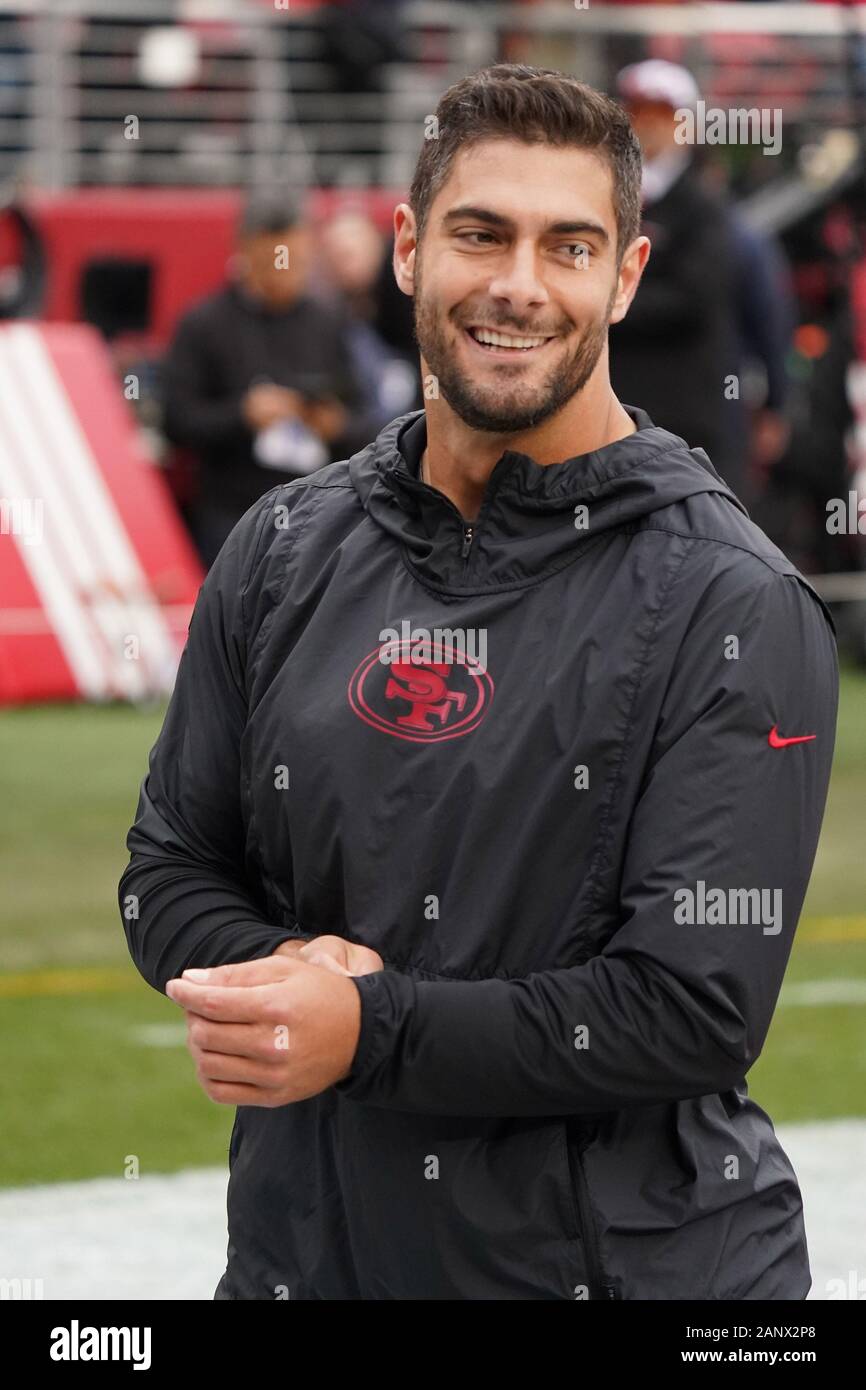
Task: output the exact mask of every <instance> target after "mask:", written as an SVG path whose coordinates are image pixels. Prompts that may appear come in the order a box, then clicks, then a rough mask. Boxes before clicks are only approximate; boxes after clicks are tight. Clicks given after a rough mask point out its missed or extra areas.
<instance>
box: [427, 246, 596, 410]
mask: <svg viewBox="0 0 866 1390" xmlns="http://www.w3.org/2000/svg"><path fill="white" fill-rule="evenodd" d="M418 271H419V267H418V265H417V260H416V273H415V294H414V296H413V300H412V312H413V318H414V322H415V337H416V340H417V342H418V346H419V348H420V350H421V354H422V356H423V358H424V361H425V362H426V363H427V366H428V367H429V369H430V371H431V373H432V374H433V376H434V377H435V378H436V380H437V382H438V389H439V391H440V393H441V394H442V395H443V396H444V397H445V400H446V401H447V402H448V404H449V405H450V407H451V409H452V410H453V411H454V413H455V415H459V417H460V419H461V420H463V421H464V423H465V424H467V425H469V427H470V429H474V430H486V431H488V432H490V433H492V434H517V433H519V432H520V431H522V430H527V429H533V428H535V426H536V425H540V424H541V423H542V422H543V421H544V420H547V419H549V417H550V416H551V415H555V414H556V412H557V411H558V410H561V409H562V407H563V406H564V405H566V404H567V403H568V401H570V400H571V398H572V396H575V395H576V394H577V392H578V391H581V390H582V389H583V387H584V386H585V385H586V383H587V381H588V380H589V378H590V377H591V375H592V373H593V371H594V370H595V366H596V363H597V362H598V359H599V357H600V356H601V354H602V352H603V351H604V346H605V343H606V342H607V332H608V324H609V322H610V313H611V309H612V308H613V301H614V298H615V295H616V286H614V290H613V291H612V293H611V296H610V299H609V300H608V304H607V308H606V310H605V314H604V318H603V319H601V320H599V321H598V322H596V323H593V324H591V325H590V326H589V328H588V329H587V330H586V332H585V333H584V336H583V338H582V339H581V340H580V342H579V343H578V344H577V347H576V348H575V349H574V351H573V352H572V353H570V354H569V355H568V356H567V357H565V358H564V359H563V360H561V361H559V362H558V363H557V364H556V365H555V366H553V367H551V368H550V371H549V372H548V373H547V376H546V377H545V378H544V380H543V381H542V382H541V384H540V386H539V387H538V388H537V389H534V390H532V391H531V396H532V399H531V400H528V399H523V400H521V397H525V396H526V394H527V387H526V386H525V385H524V384H523V383H522V382H521V380H520V378H519V377H510V376H509V375H507V374H506V373H505V372H503V373H502V374H501V376H500V377H499V380H498V381H495V380H493V378H491V384H489V385H487V384H485V386H483V387H481V386H480V385H479V384H478V383H477V382H476V381H474V380H473V379H472V378H471V377H470V376H468V375H467V374H466V373H465V372H464V371H461V369H460V367H459V366H458V364H457V361H456V355H455V354H454V353H452V352H451V351H450V350H449V348H448V346H447V344H446V341H445V334H444V329H443V323H442V319H441V318H440V317H439V316H438V315H437V314H436V311H435V308H434V306H432V305H431V304H429V303H428V302H427V301H426V300H425V298H424V295H423V293H422V290H421V279H420V275H419V273H418ZM488 318H489V316H488V315H485V319H488ZM487 326H488V327H494V326H495V325H493V324H490V323H489V322H488V324H487ZM512 326H513V325H512ZM456 328H457V332H458V333H462V332H463V331H464V330H463V328H462V326H460V325H456ZM504 331H507V329H505V330H504ZM515 331H517V330H516V329H515Z"/></svg>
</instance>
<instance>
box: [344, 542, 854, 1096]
mask: <svg viewBox="0 0 866 1390" xmlns="http://www.w3.org/2000/svg"><path fill="white" fill-rule="evenodd" d="M762 569H763V566H762ZM731 635H733V636H736V637H737V639H738V642H739V656H738V658H737V659H727V658H726V657H725V656H724V655H723V651H724V650H725V642H726V638H727V637H729V636H731ZM728 649H729V650H730V651H733V650H734V648H733V647H732V646H729V648H728ZM837 701H838V664H837V656H836V645H835V640H834V633H833V627H832V623H831V620H830V618H829V614H828V611H827V610H825V609H824V608H823V606H822V605H821V604H820V601H819V600H818V598H817V596H815V595H814V594H813V592H812V591H811V590H810V589H808V588H807V587H806V585H805V583H804V582H801V580H800V579H799V578H797V577H796V576H795V575H788V574H785V575H782V574H776V573H775V572H773V571H771V570H770V569H766V570H765V571H764V573H763V574H761V575H758V577H757V582H756V575H755V568H754V566H753V565H752V564H749V565H745V566H734V567H733V568H732V570H731V571H727V572H726V573H725V574H723V575H722V577H721V581H720V582H716V580H714V581H712V582H711V583H710V584H709V586H708V587H707V589H706V591H705V593H704V596H703V598H701V599H699V600H698V601H697V615H696V616H695V617H694V618H693V619H692V621H691V623H690V624H689V627H688V630H687V632H686V635H685V638H684V640H683V642H682V645H681V646H680V649H679V653H678V656H677V658H676V661H675V663H674V666H673V670H672V674H671V675H670V678H669V679H667V684H666V687H665V691H664V696H663V699H662V702H661V711H660V715H659V717H658V720H657V722H656V723H655V724H654V733H653V735H652V740H651V751H650V754H649V756H648V758H647V760H646V764H645V768H644V770H643V772H642V780H641V783H640V787H639V792H638V795H637V797H636V802H635V805H634V807H633V810H632V814H631V818H630V821H629V824H628V831H627V838H626V843H625V850H624V854H623V856H622V860H621V877H620V891H619V904H618V907H619V926H618V928H617V929H615V930H614V932H613V934H612V935H611V937H610V939H609V940H608V942H607V944H606V945H605V947H604V948H603V950H602V951H601V953H600V954H599V955H596V956H594V957H593V958H592V959H590V960H588V961H586V962H585V963H584V964H580V965H577V966H574V967H572V968H565V969H556V970H551V971H549V972H539V973H536V974H532V975H530V976H529V977H527V978H525V979H512V980H504V979H487V980H482V981H467V982H463V981H455V982H451V981H438V980H434V981H425V980H415V979H411V978H409V977H408V976H404V975H402V974H400V973H398V972H396V971H392V970H385V971H383V972H379V973H377V974H373V975H367V976H363V977H360V978H358V979H356V980H355V984H356V986H357V988H358V990H359V992H360V995H361V1032H360V1036H359V1042H358V1047H357V1050H356V1053H355V1058H354V1061H353V1065H352V1070H351V1071H350V1073H349V1074H348V1075H347V1076H346V1077H345V1078H344V1079H343V1080H341V1081H340V1082H338V1083H337V1085H336V1087H335V1089H336V1091H337V1092H338V1093H341V1094H344V1095H346V1096H351V1097H353V1098H354V1099H356V1100H358V1101H363V1102H367V1103H370V1104H373V1105H379V1106H386V1107H391V1108H394V1109H399V1110H406V1111H416V1112H427V1113H431V1114H449V1115H476V1116H502V1117H506V1116H520V1115H542V1114H544V1115H556V1114H589V1113H594V1112H603V1111H606V1110H614V1109H622V1108H627V1107H630V1106H640V1105H652V1104H656V1103H661V1102H670V1101H675V1100H677V1099H685V1098H687V1097H691V1096H700V1095H706V1094H713V1093H716V1092H719V1091H724V1090H728V1089H731V1088H732V1087H733V1086H734V1085H735V1084H736V1083H738V1082H739V1081H741V1080H742V1078H743V1077H744V1076H745V1074H746V1073H747V1071H748V1070H749V1068H750V1067H751V1066H752V1064H753V1063H754V1062H755V1060H756V1059H757V1057H758V1056H759V1054H760V1052H761V1049H762V1047H763V1045H764V1040H765V1038H766V1036H767V1032H768V1030H769V1027H770V1023H771V1020H772V1017H773V1011H774V1009H775V1006H776V1001H777V998H778V995H779V991H780V988H781V984H782V978H783V975H784V972H785V967H786V965H787V961H788V957H789V954H790V950H791V946H792V943H793V938H794V932H795V929H796V926H797V921H798V918H799V915H800V911H801V908H802V904H803V899H804V896H805V891H806V887H807V884H808V881H809V876H810V874H811V870H812V863H813V860H814V856H815V851H816V848H817V842H818V835H819V831H820V827H821V821H822V817H823V811H824V804H825V799H826V794H827V787H828V781H829V775H830V766H831V761H832V754H833V743H834V738H835V728H836V711H837ZM640 707H641V699H640V693H638V697H637V699H636V700H635V709H636V715H635V717H636V718H637V719H638V720H639V719H640V717H641V714H640ZM775 724H778V729H779V733H780V734H781V735H782V737H789V738H791V737H797V736H808V735H811V734H815V737H814V738H808V741H804V742H799V743H795V744H789V745H786V746H782V747H772V746H771V745H770V743H769V737H768V736H769V733H770V730H771V728H772V727H773V725H775ZM645 746H646V745H645ZM491 813H493V811H491ZM623 814H624V816H627V815H628V810H627V809H626V810H625V811H624V812H623ZM527 871H531V866H527ZM699 880H701V881H703V883H704V885H705V891H706V892H709V890H710V889H711V888H721V889H723V890H736V889H743V890H749V889H751V890H762V889H763V890H768V891H767V892H765V894H764V897H763V899H762V900H761V901H762V908H761V910H760V914H759V912H758V910H757V909H756V910H755V913H754V916H752V915H750V914H749V913H747V912H744V910H743V909H742V908H740V909H738V913H739V915H740V921H739V924H735V923H734V917H733V914H732V913H730V912H729V913H728V924H727V925H721V924H716V922H715V921H714V920H713V910H712V909H711V910H710V911H708V912H706V914H705V922H706V924H703V925H702V924H701V922H700V920H699V921H698V922H696V923H694V924H689V923H688V922H687V921H686V920H683V919H684V917H685V915H686V912H687V907H686V901H687V900H686V899H685V898H684V897H683V896H682V891H681V890H690V891H691V892H692V893H693V894H694V895H695V898H694V899H693V901H695V902H697V895H698V893H699V891H700V888H699V882H698V881H699ZM773 890H780V891H781V898H780V899H778V898H776V897H774V893H773ZM543 891H544V885H543V884H540V885H539V892H543ZM675 895H677V896H675ZM753 900H754V895H753ZM779 901H780V903H781V911H780V913H778V914H776V912H775V908H776V904H777V903H778V902H779ZM764 904H765V905H766V912H764V911H763V905H764ZM697 915H698V916H699V917H700V912H699V911H698V914H697ZM743 917H745V919H746V920H745V921H743ZM490 931H491V932H495V931H496V924H495V923H491V924H490ZM576 1030H579V1031H576Z"/></svg>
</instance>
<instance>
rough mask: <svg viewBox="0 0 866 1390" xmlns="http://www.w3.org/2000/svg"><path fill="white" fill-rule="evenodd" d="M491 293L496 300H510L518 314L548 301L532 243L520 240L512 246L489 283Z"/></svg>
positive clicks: (535, 250)
mask: <svg viewBox="0 0 866 1390" xmlns="http://www.w3.org/2000/svg"><path fill="white" fill-rule="evenodd" d="M488 293H489V294H491V295H492V296H493V297H494V299H499V300H507V301H508V303H509V305H510V307H511V308H512V309H513V310H514V312H515V314H525V313H526V312H527V311H531V310H533V309H536V308H538V306H539V305H541V304H546V303H547V302H548V298H549V296H548V293H547V289H546V288H545V285H544V281H543V280H542V278H541V267H540V265H539V260H538V254H537V249H536V247H535V244H534V243H533V242H529V241H526V242H518V243H517V244H516V245H514V246H512V247H511V248H510V250H509V251H508V253H507V255H506V256H505V258H504V259H503V261H502V263H501V264H500V267H499V269H498V271H497V273H496V275H495V276H494V277H493V279H492V280H491V282H490V284H489V285H488Z"/></svg>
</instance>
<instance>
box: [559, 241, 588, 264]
mask: <svg viewBox="0 0 866 1390" xmlns="http://www.w3.org/2000/svg"><path fill="white" fill-rule="evenodd" d="M562 249H563V251H565V253H566V255H567V256H570V257H571V258H572V260H575V261H576V260H577V259H578V258H580V260H588V259H589V257H590V256H591V255H592V247H591V246H589V245H588V243H587V242H585V241H570V242H568V243H567V244H566V245H565V246H563V248H562Z"/></svg>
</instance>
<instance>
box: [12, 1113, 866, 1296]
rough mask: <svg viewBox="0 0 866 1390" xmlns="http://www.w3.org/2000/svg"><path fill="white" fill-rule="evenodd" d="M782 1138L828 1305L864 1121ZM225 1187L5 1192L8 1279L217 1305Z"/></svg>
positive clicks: (786, 1132) (203, 1178) (853, 1195)
mask: <svg viewBox="0 0 866 1390" xmlns="http://www.w3.org/2000/svg"><path fill="white" fill-rule="evenodd" d="M755 1099H756V1100H757V1103H758V1104H760V1103H761V1097H760V1095H759V1094H758V1095H756V1097H755ZM775 1130H776V1135H777V1137H778V1139H779V1141H780V1143H781V1145H782V1148H783V1149H784V1151H785V1153H786V1154H787V1155H788V1158H789V1159H790V1161H791V1165H792V1167H793V1169H794V1172H795V1173H796V1175H797V1180H798V1182H799V1185H800V1190H801V1192H802V1194H803V1209H804V1212H805V1221H806V1238H807V1241H808V1245H809V1265H810V1268H811V1271H812V1288H811V1290H810V1292H809V1298H810V1299H827V1298H828V1297H829V1294H830V1292H831V1291H832V1290H834V1289H837V1288H838V1287H839V1284H836V1285H830V1284H829V1281H830V1280H837V1281H840V1283H841V1284H842V1285H843V1286H844V1287H846V1288H847V1287H848V1286H849V1284H850V1282H851V1278H850V1276H851V1272H852V1271H853V1272H854V1274H855V1275H856V1277H857V1278H859V1279H862V1280H864V1281H866V1250H864V1241H863V1230H862V1227H863V1219H862V1213H863V1211H864V1210H866V1120H864V1119H859V1118H852V1119H841V1120H827V1121H824V1122H823V1123H818V1122H814V1123H809V1124H785V1125H783V1124H777V1125H775ZM226 1149H228V1129H227V1130H226ZM124 1158H125V1155H124V1154H123V1153H120V1154H119V1155H118V1159H117V1164H118V1168H121V1167H122V1164H123V1162H124ZM227 1181H228V1171H227V1169H226V1168H198V1169H187V1170H186V1171H185V1172H180V1173H172V1174H145V1175H143V1176H142V1177H140V1178H139V1179H137V1180H135V1181H130V1180H125V1179H124V1178H122V1177H114V1178H95V1179H92V1180H91V1181H90V1182H77V1183H75V1182H70V1183H53V1184H51V1185H47V1186H40V1187H13V1188H8V1189H7V1190H6V1191H0V1252H2V1253H0V1277H2V1278H6V1279H11V1278H17V1279H21V1280H25V1279H30V1280H35V1279H41V1280H42V1281H43V1296H44V1298H45V1299H46V1300H52V1299H73V1300H75V1301H76V1302H78V1301H80V1300H83V1299H115V1298H116V1299H124V1300H136V1299H144V1300H150V1299H155V1300H156V1299H170V1300H186V1299H212V1298H213V1294H214V1290H215V1288H216V1285H217V1282H218V1281H219V1278H220V1276H221V1275H222V1272H223V1270H224V1269H225V1263H226V1184H227ZM864 1296H866V1282H864V1294H861V1298H862V1297H864Z"/></svg>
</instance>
